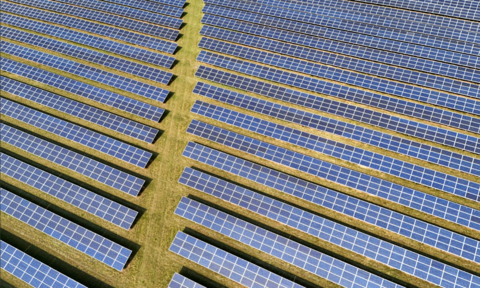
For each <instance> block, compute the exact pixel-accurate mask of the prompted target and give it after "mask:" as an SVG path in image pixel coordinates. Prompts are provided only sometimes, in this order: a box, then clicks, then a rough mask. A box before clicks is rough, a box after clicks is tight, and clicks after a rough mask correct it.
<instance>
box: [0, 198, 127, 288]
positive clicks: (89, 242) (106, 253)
mask: <svg viewBox="0 0 480 288" xmlns="http://www.w3.org/2000/svg"><path fill="white" fill-rule="evenodd" d="M1 193H2V212H4V213H6V214H8V215H10V216H12V217H14V218H16V219H18V220H20V221H22V222H23V223H25V224H27V225H29V226H31V227H33V228H35V229H37V230H40V231H41V232H43V233H45V234H47V235H48V236H51V237H53V238H55V239H57V240H59V241H61V242H63V243H64V244H67V245H68V246H70V247H72V248H74V249H76V250H78V251H80V252H82V253H85V254H87V255H88V256H90V257H93V258H95V259H96V260H98V261H100V262H102V263H103V264H106V265H108V266H110V267H112V268H115V269H117V270H118V271H122V270H123V267H124V266H125V264H126V262H127V260H128V258H129V257H130V254H131V253H132V251H131V250H129V249H127V248H125V247H123V246H121V245H119V244H117V243H115V242H112V241H110V240H108V239H106V238H105V237H103V236H100V235H98V234H96V233H94V232H92V231H90V230H88V229H85V228H83V227H82V226H80V225H77V224H75V223H73V222H71V221H69V220H67V219H65V218H63V217H61V216H59V215H57V214H55V213H52V212H50V211H48V210H46V209H44V208H42V207H40V206H38V205H36V204H34V203H32V202H30V201H27V200H25V199H23V198H21V197H19V196H17V195H15V194H12V193H10V192H8V191H6V190H4V189H2V190H1ZM42 287H45V286H42ZM50 287H56V286H50Z"/></svg>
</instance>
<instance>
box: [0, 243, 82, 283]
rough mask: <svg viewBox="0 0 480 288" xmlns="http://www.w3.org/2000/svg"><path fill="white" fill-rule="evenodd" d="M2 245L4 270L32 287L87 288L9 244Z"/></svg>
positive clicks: (0, 250) (2, 265)
mask: <svg viewBox="0 0 480 288" xmlns="http://www.w3.org/2000/svg"><path fill="white" fill-rule="evenodd" d="M0 245H1V249H0V253H1V259H2V261H0V263H1V267H2V269H3V270H5V271H6V272H8V273H10V274H12V275H13V276H15V277H17V278H18V279H20V280H22V281H23V282H25V283H27V284H28V285H30V286H32V287H35V288H40V287H58V288H87V287H86V286H83V285H82V284H80V283H78V282H77V281H75V280H73V279H71V278H69V277H68V276H65V275H64V274H62V273H60V272H58V271H56V270H54V269H52V268H50V267H49V266H47V265H45V264H43V263H42V262H40V261H38V260H37V259H35V258H33V257H31V256H30V255H27V254H26V253H24V252H22V251H20V250H18V249H17V248H15V247H13V246H11V245H9V244H8V243H7V242H4V241H0Z"/></svg>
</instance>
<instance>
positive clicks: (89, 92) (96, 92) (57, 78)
mask: <svg viewBox="0 0 480 288" xmlns="http://www.w3.org/2000/svg"><path fill="white" fill-rule="evenodd" d="M0 66H1V69H2V70H3V71H5V72H9V73H13V74H16V75H19V76H22V77H25V78H28V79H31V80H34V81H37V82H40V83H43V84H46V85H48V86H51V87H55V88H57V89H60V90H64V91H67V92H69V93H73V94H75V95H77V96H80V97H84V98H87V99H90V100H93V101H96V102H99V103H102V104H105V105H108V106H110V107H113V108H117V109H119V110H122V111H125V112H128V113H131V114H134V115H137V116H140V117H142V118H145V119H148V120H152V121H155V122H158V121H160V119H161V118H162V115H163V112H164V111H165V110H163V109H162V108H160V107H156V106H152V105H150V104H147V103H144V102H141V101H138V100H135V99H132V98H128V97H125V96H123V95H120V94H116V93H113V92H110V91H108V90H104V89H101V88H98V87H95V86H92V85H89V84H86V83H83V82H80V81H77V80H73V79H71V78H67V77H65V76H61V75H58V74H55V73H52V72H48V71H45V70H42V69H40V68H37V67H33V66H30V65H26V64H23V63H20V62H17V61H13V60H10V59H7V58H2V62H1V63H0Z"/></svg>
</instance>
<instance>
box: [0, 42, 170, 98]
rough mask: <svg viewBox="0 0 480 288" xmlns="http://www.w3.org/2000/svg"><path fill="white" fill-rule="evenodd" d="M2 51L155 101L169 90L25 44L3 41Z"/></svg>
mask: <svg viewBox="0 0 480 288" xmlns="http://www.w3.org/2000/svg"><path fill="white" fill-rule="evenodd" d="M0 44H1V45H2V52H4V53H6V54H10V55H13V56H16V57H19V58H23V59H25V60H29V61H32V62H36V63H38V64H42V65H45V66H48V67H51V68H55V69H58V70H61V71H64V72H68V73H71V74H74V75H77V76H80V77H83V78H87V79H90V80H93V81H96V82H99V83H102V84H105V85H108V86H111V87H114V88H117V89H121V90H124V91H127V92H129V93H134V94H137V95H140V96H143V97H146V98H149V99H153V100H155V101H159V102H163V101H165V99H166V97H167V96H168V93H169V91H168V90H165V89H162V88H159V87H156V86H153V85H150V84H146V83H143V82H140V81H137V80H133V79H131V78H128V77H124V76H120V75H117V74H114V73H111V72H107V71H104V70H101V69H98V68H95V67H92V66H88V65H85V64H82V63H77V62H75V61H71V60H68V59H65V58H62V57H58V56H55V55H51V54H48V53H44V52H41V51H38V50H33V49H30V48H27V47H24V46H20V45H17V44H13V43H10V42H6V41H3V40H2V41H1V42H0Z"/></svg>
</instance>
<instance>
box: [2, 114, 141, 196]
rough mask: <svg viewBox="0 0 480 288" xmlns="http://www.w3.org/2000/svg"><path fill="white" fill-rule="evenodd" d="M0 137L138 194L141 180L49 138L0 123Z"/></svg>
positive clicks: (91, 176) (33, 152) (48, 159)
mask: <svg viewBox="0 0 480 288" xmlns="http://www.w3.org/2000/svg"><path fill="white" fill-rule="evenodd" d="M0 127H1V128H0V130H1V135H2V137H1V140H2V142H4V143H8V144H10V145H13V146H15V147H17V148H19V149H22V150H23V151H25V152H28V153H31V154H33V155H36V156H38V157H41V158H43V159H45V160H47V161H50V162H53V163H55V164H58V165H60V166H63V167H65V168H68V169H70V170H72V171H75V172H77V173H80V174H82V175H84V176H86V177H88V178H90V179H93V180H95V181H98V182H100V183H103V184H105V185H107V186H110V187H112V188H114V189H117V190H120V191H122V192H124V193H127V194H129V195H132V196H138V194H139V193H140V190H141V189H142V187H143V185H144V184H145V180H143V179H141V178H138V177H135V176H133V175H130V174H128V173H125V172H123V171H120V170H118V169H115V168H113V167H111V166H109V165H106V164H103V163H101V162H98V161H96V160H94V159H92V158H89V157H87V156H83V155H82V154H79V153H76V152H74V151H72V150H69V149H66V148H63V147H61V146H58V145H55V144H53V143H52V142H49V141H46V140H43V139H41V138H38V137H35V136H33V135H31V134H29V133H25V132H23V131H21V130H18V129H16V128H13V127H11V126H8V125H6V124H3V123H0Z"/></svg>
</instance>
